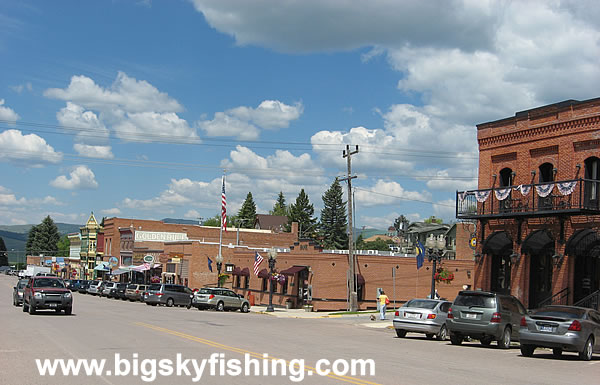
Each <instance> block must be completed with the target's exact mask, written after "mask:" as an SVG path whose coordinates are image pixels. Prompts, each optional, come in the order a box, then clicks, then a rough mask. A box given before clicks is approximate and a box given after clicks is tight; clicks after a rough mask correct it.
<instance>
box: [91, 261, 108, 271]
mask: <svg viewBox="0 0 600 385" xmlns="http://www.w3.org/2000/svg"><path fill="white" fill-rule="evenodd" d="M94 270H96V271H109V270H110V268H109V267H108V262H100V263H98V265H96V267H94Z"/></svg>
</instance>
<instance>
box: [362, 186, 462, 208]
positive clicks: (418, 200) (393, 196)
mask: <svg viewBox="0 0 600 385" xmlns="http://www.w3.org/2000/svg"><path fill="white" fill-rule="evenodd" d="M354 189H355V190H361V191H366V192H368V193H371V194H376V195H383V196H386V197H390V198H396V199H400V200H406V201H413V202H420V203H427V204H431V205H438V206H445V207H452V208H456V206H454V205H447V204H444V203H436V202H431V201H425V200H420V199H411V198H406V197H402V196H398V195H390V194H384V193H380V192H377V191H373V190H367V189H363V188H360V187H355V188H354Z"/></svg>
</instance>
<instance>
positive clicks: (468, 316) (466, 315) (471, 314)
mask: <svg viewBox="0 0 600 385" xmlns="http://www.w3.org/2000/svg"><path fill="white" fill-rule="evenodd" d="M465 318H473V319H475V318H477V314H475V313H465Z"/></svg>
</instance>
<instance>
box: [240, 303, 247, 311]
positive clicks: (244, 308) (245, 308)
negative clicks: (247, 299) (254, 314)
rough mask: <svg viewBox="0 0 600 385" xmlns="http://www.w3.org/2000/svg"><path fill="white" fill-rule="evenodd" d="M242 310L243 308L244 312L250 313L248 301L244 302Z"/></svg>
mask: <svg viewBox="0 0 600 385" xmlns="http://www.w3.org/2000/svg"><path fill="white" fill-rule="evenodd" d="M241 310H242V313H248V304H247V303H245V304H243V305H242V309H241Z"/></svg>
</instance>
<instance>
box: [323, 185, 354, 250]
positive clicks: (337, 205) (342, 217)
mask: <svg viewBox="0 0 600 385" xmlns="http://www.w3.org/2000/svg"><path fill="white" fill-rule="evenodd" d="M342 198H343V192H342V186H340V182H339V181H338V180H337V179H336V180H335V181H334V182H333V183H332V184H331V187H330V188H329V190H327V191H325V194H323V210H321V223H320V229H319V231H320V233H321V236H322V237H323V241H322V244H323V247H324V248H326V249H334V250H340V249H347V248H348V234H347V233H346V231H347V229H348V220H347V216H346V202H344V201H343V199H342Z"/></svg>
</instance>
